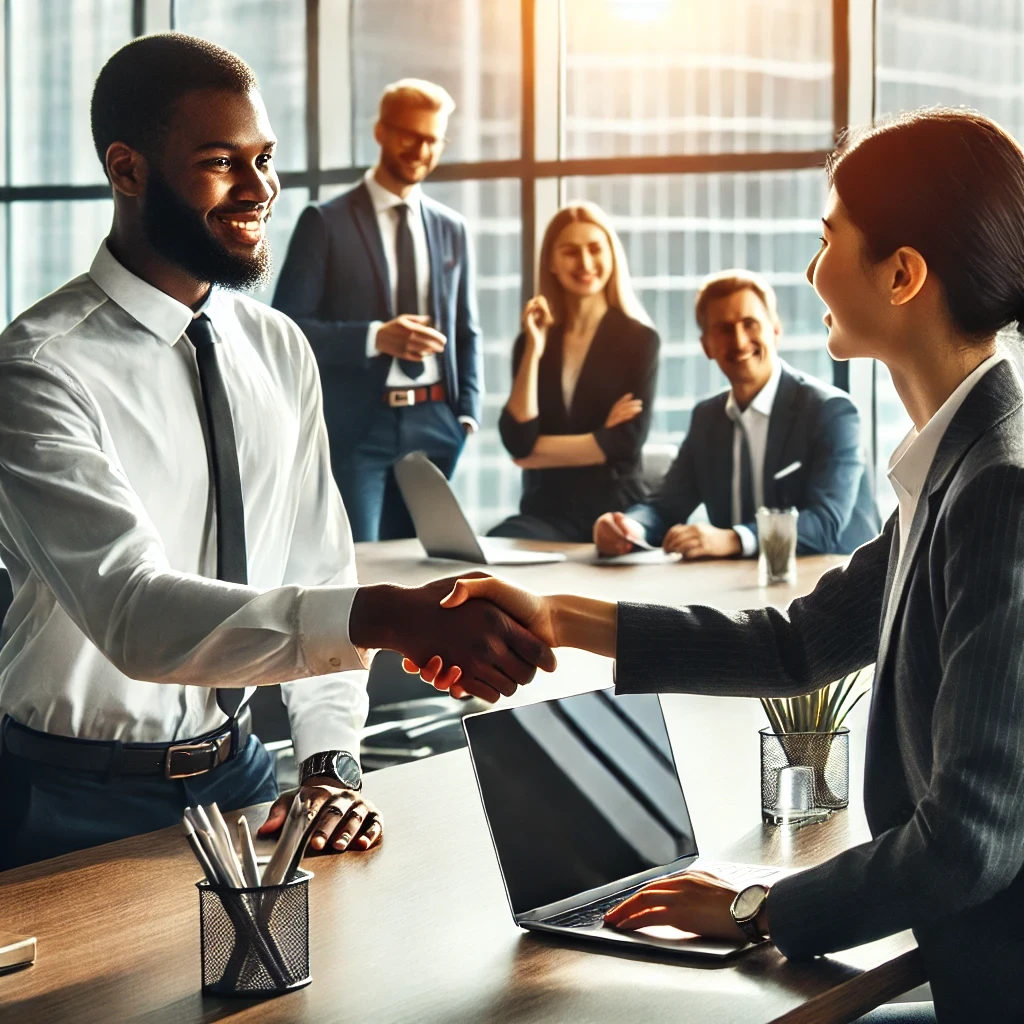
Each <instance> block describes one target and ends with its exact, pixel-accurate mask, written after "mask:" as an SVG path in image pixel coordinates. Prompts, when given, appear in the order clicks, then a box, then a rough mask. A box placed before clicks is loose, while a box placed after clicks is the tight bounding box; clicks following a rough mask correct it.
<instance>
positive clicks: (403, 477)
mask: <svg viewBox="0 0 1024 1024" xmlns="http://www.w3.org/2000/svg"><path fill="white" fill-rule="evenodd" d="M394 469H395V479H396V480H397V481H398V487H399V490H401V492H402V497H403V498H404V499H405V504H406V507H407V508H408V509H409V515H410V516H412V521H413V525H414V526H415V527H416V536H417V537H419V540H420V543H421V544H422V545H423V549H424V551H426V553H427V554H428V555H429V556H430V557H431V558H451V559H454V560H456V561H459V562H476V563H479V564H480V565H538V564H540V563H542V562H564V561H565V555H564V554H563V553H562V552H561V551H530V550H528V549H525V548H519V547H516V546H515V542H514V541H509V540H505V539H503V538H500V537H478V536H477V535H476V534H475V533H474V532H473V527H472V526H470V525H469V520H468V519H467V518H466V514H465V513H464V512H463V511H462V506H461V505H459V499H458V498H456V497H455V493H454V492H453V491H452V489H451V487H450V486H449V485H448V481H447V480H446V479H445V478H444V473H442V472H441V470H439V469H438V468H437V466H435V465H434V464H433V463H432V462H431V461H430V459H428V458H427V457H426V455H424V453H423V452H412V453H411V454H410V455H406V456H405V458H403V459H400V460H399V461H398V462H396V463H395V467H394Z"/></svg>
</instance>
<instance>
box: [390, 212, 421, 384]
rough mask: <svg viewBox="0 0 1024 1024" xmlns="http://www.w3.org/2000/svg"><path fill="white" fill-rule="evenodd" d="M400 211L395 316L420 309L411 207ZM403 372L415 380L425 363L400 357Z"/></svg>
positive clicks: (396, 251)
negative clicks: (410, 215)
mask: <svg viewBox="0 0 1024 1024" xmlns="http://www.w3.org/2000/svg"><path fill="white" fill-rule="evenodd" d="M395 211H396V212H397V213H398V231H397V233H396V234H395V262H396V263H397V264H398V287H397V288H396V289H395V307H396V308H395V316H401V315H402V314H403V313H412V314H414V315H415V314H417V313H419V311H420V299H419V288H418V286H417V284H416V252H415V250H414V249H413V246H412V228H410V227H409V207H408V206H406V204H405V203H402V204H401V205H400V206H396V207H395ZM398 365H399V366H401V368H402V372H403V373H404V374H405V375H406V376H407V377H411V378H412V379H413V380H415V379H416V378H417V377H419V375H420V374H421V373H423V363H422V362H417V361H416V360H415V359H399V360H398Z"/></svg>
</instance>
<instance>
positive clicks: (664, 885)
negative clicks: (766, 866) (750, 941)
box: [604, 870, 747, 942]
mask: <svg viewBox="0 0 1024 1024" xmlns="http://www.w3.org/2000/svg"><path fill="white" fill-rule="evenodd" d="M737 892H738V890H737V889H736V887H735V886H733V885H730V884H729V883H728V882H726V881H723V880H722V879H721V878H718V877H717V876H716V875H712V874H710V873H709V872H706V871H700V870H696V871H686V872H684V873H683V874H681V875H675V876H673V877H671V878H659V879H658V880H657V881H655V882H651V883H650V885H645V886H644V887H643V888H642V889H641V890H640V891H639V892H635V893H634V894H633V895H632V896H630V897H629V899H627V900H623V902H622V903H620V904H619V905H618V906H616V907H612V909H611V910H609V911H608V913H607V914H605V915H604V923H605V924H606V925H607V926H608V927H609V928H621V929H623V930H624V931H629V930H632V929H636V928H647V927H649V926H651V925H671V926H672V927H673V928H678V929H679V930H680V931H683V932H692V933H693V934H695V935H705V936H707V937H708V938H709V939H728V940H730V941H732V940H738V941H740V942H746V941H747V937H746V936H745V935H744V934H743V930H742V929H741V928H740V927H739V925H737V924H736V922H735V921H734V920H733V919H732V913H731V908H732V901H733V900H734V899H736V894H737Z"/></svg>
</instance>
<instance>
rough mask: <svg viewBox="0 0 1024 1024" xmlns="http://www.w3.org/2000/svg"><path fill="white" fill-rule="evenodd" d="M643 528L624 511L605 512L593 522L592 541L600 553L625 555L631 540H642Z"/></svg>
mask: <svg viewBox="0 0 1024 1024" xmlns="http://www.w3.org/2000/svg"><path fill="white" fill-rule="evenodd" d="M644 532H645V531H644V528H643V526H641V525H640V523H638V522H637V521H636V520H635V519H630V518H629V516H627V515H626V514H625V513H624V512H605V514H604V515H603V516H601V518H600V519H598V520H597V522H596V523H594V543H595V544H596V545H597V550H598V551H600V552H601V554H602V555H625V554H628V553H629V552H630V551H632V550H633V541H634V540H637V541H642V540H644Z"/></svg>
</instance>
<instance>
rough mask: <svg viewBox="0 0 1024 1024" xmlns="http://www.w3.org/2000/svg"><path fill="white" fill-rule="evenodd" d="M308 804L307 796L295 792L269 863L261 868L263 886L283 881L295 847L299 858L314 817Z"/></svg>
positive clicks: (278, 883)
mask: <svg viewBox="0 0 1024 1024" xmlns="http://www.w3.org/2000/svg"><path fill="white" fill-rule="evenodd" d="M310 804H311V801H310V799H309V798H308V797H304V796H303V795H302V794H301V793H296V794H295V799H294V800H293V801H292V805H291V807H290V808H289V810H288V817H287V819H286V820H285V823H284V825H283V827H282V828H281V836H280V838H279V839H278V840H277V846H276V847H275V849H274V854H273V856H272V857H271V858H270V863H269V864H268V865H267V866H266V868H264V870H263V884H264V885H265V886H267V885H280V884H281V883H282V882H284V881H285V879H286V878H287V875H288V871H289V868H290V866H291V864H292V860H293V858H294V855H295V851H296V848H297V849H298V850H299V859H301V857H302V849H303V847H304V845H305V841H306V835H307V833H308V832H309V831H311V826H312V825H313V822H314V820H315V819H316V815H315V814H314V813H313V811H312V809H311V806H310Z"/></svg>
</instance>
